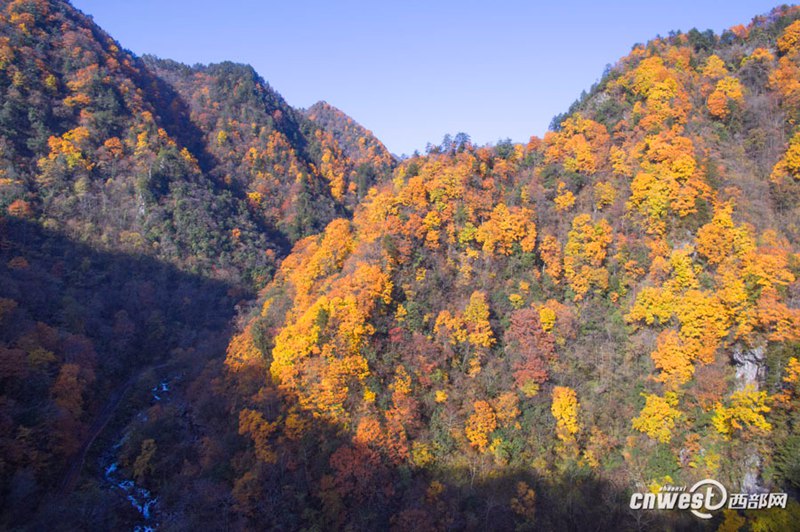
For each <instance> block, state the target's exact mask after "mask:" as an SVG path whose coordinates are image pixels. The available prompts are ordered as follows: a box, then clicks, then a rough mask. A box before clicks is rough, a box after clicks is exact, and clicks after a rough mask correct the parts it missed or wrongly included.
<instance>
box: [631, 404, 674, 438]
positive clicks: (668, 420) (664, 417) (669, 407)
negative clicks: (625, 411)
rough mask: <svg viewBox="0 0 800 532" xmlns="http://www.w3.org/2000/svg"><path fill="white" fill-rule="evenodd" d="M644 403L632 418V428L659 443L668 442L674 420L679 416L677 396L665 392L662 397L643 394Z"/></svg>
mask: <svg viewBox="0 0 800 532" xmlns="http://www.w3.org/2000/svg"><path fill="white" fill-rule="evenodd" d="M643 395H644V397H645V405H644V408H642V411H641V412H640V413H639V416H638V417H635V418H633V420H632V423H633V428H634V429H636V430H638V431H639V432H643V433H645V434H647V435H648V436H650V437H651V438H653V439H654V440H658V441H660V442H661V443H669V441H670V440H671V439H672V431H673V430H675V422H676V421H677V420H678V419H679V418H680V417H681V412H680V410H678V409H677V408H675V407H676V406H677V405H678V396H677V395H675V394H674V393H673V392H667V393H665V394H664V397H660V396H658V395H655V394H643Z"/></svg>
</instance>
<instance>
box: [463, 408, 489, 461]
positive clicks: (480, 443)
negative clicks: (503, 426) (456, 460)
mask: <svg viewBox="0 0 800 532" xmlns="http://www.w3.org/2000/svg"><path fill="white" fill-rule="evenodd" d="M472 408H473V409H474V412H473V413H472V414H471V415H470V416H469V418H467V423H466V426H465V429H464V432H465V433H466V435H467V439H468V440H469V442H470V444H472V446H473V447H475V448H477V449H478V450H479V451H481V452H483V451H485V450H486V447H487V446H488V445H489V434H491V433H492V432H494V430H495V429H496V428H497V416H496V415H495V413H494V410H492V407H491V405H489V403H487V402H486V401H475V403H474V404H473V405H472Z"/></svg>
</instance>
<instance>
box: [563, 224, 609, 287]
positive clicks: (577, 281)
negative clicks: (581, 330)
mask: <svg viewBox="0 0 800 532" xmlns="http://www.w3.org/2000/svg"><path fill="white" fill-rule="evenodd" d="M612 240H613V238H612V235H611V226H610V225H609V224H608V222H607V221H606V220H604V219H602V218H601V219H600V220H599V221H598V222H596V223H594V222H592V218H591V216H589V215H588V214H579V215H578V216H576V217H575V218H574V219H573V220H572V230H571V231H570V232H569V235H568V239H567V245H566V246H565V247H564V275H565V277H566V278H567V282H569V284H570V288H572V290H573V291H574V292H575V300H576V301H577V300H580V299H582V298H583V296H585V295H586V293H587V292H588V291H589V289H590V288H595V289H597V290H605V289H606V288H608V270H606V269H605V268H604V267H603V265H604V262H605V259H606V254H607V249H608V246H609V244H611V242H612Z"/></svg>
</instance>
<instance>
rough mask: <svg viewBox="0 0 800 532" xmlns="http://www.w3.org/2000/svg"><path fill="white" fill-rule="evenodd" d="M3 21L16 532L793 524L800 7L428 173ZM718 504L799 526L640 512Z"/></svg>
mask: <svg viewBox="0 0 800 532" xmlns="http://www.w3.org/2000/svg"><path fill="white" fill-rule="evenodd" d="M3 9H4V10H3V14H2V20H0V98H1V99H0V101H2V102H3V103H2V109H0V147H2V151H0V157H1V158H2V166H1V168H2V176H1V177H2V181H1V182H0V207H2V209H3V212H5V215H4V218H3V225H2V227H3V233H2V234H3V239H2V241H0V244H1V245H0V255H2V257H0V258H1V259H2V264H0V266H1V268H0V278H2V283H0V325H1V326H2V334H1V335H0V349H2V354H3V358H2V367H0V372H1V373H0V383H2V391H0V408H2V411H1V413H2V415H1V416H0V423H2V425H3V427H4V430H3V434H4V436H3V437H2V438H1V439H0V446H2V448H3V454H2V456H3V461H2V462H0V471H2V485H1V486H0V490H2V494H3V500H4V507H3V508H4V510H3V512H4V513H3V518H2V519H3V520H2V524H3V526H4V527H7V528H15V527H17V528H33V529H39V528H45V527H52V526H53V523H57V525H56V528H64V529H76V528H77V529H82V528H104V529H107V528H119V527H128V528H131V527H135V526H142V527H144V526H159V527H162V528H177V529H186V528H193V527H199V526H202V527H204V528H211V529H223V528H234V529H254V528H256V529H260V528H276V529H342V528H346V529H354V530H361V529H369V530H372V529H388V528H396V529H402V530H405V529H423V530H428V529H431V530H438V529H451V528H457V529H476V528H486V529H501V530H507V529H530V528H536V529H544V530H565V529H569V530H571V529H585V528H587V527H591V528H596V529H603V530H605V529H619V530H640V529H643V528H644V529H650V528H654V529H690V528H691V529H695V528H698V527H701V528H702V527H705V526H706V525H705V524H704V523H708V525H707V526H708V527H713V528H720V529H725V530H727V529H731V530H738V529H741V528H742V527H744V526H747V527H748V529H752V530H783V529H791V528H792V527H793V523H794V522H795V521H796V519H797V518H798V516H800V504H798V501H797V495H798V491H797V490H798V487H799V486H800V477H799V476H798V471H800V463H798V456H800V455H798V449H800V440H798V437H797V436H796V433H797V427H798V424H800V361H799V360H800V282H798V276H800V254H799V252H800V249H798V242H799V241H800V234H799V232H800V203H798V199H799V198H800V132H799V131H798V129H797V121H798V118H800V84H799V83H798V79H800V9H798V8H797V7H788V6H784V7H779V8H776V9H775V10H773V11H772V12H770V13H769V14H767V15H763V16H758V17H756V18H754V19H753V21H752V22H751V23H749V24H748V25H739V26H735V27H733V28H731V29H730V30H727V31H725V32H723V34H722V35H716V34H714V33H713V32H711V31H706V32H700V31H698V30H691V31H689V32H688V33H679V32H673V33H671V34H670V35H669V36H668V37H658V38H655V39H653V40H651V41H650V42H648V43H646V44H645V45H636V46H634V47H633V49H632V50H631V52H630V54H628V55H627V56H625V57H623V58H621V59H620V60H619V61H618V62H617V63H616V64H615V65H613V66H612V67H610V68H609V69H608V70H607V72H605V74H604V75H603V78H602V79H601V81H600V82H599V83H598V84H597V85H595V86H594V87H592V88H591V90H590V91H588V92H587V93H585V94H584V95H583V96H582V97H581V98H580V99H579V100H578V101H576V102H575V104H573V105H572V107H571V108H570V109H569V110H568V111H567V112H566V113H565V114H564V115H560V116H559V117H557V119H556V120H554V125H553V127H552V130H551V131H549V132H547V133H546V134H545V135H544V137H543V138H537V137H532V138H531V139H530V142H528V143H527V144H525V145H521V144H512V143H510V142H501V143H498V144H497V145H495V146H476V145H474V144H472V143H471V142H470V141H469V138H468V137H467V136H466V135H458V136H457V137H456V140H455V141H454V140H453V139H452V138H450V137H447V138H446V139H445V141H444V142H443V143H442V145H440V146H433V147H431V148H430V149H429V151H428V153H427V154H425V155H419V156H414V157H412V158H409V159H406V160H403V161H396V160H395V159H394V158H393V157H392V156H391V155H390V154H389V153H388V151H387V150H386V149H385V148H384V147H383V145H382V144H381V143H380V141H378V140H377V139H376V138H375V137H374V136H373V135H372V134H371V133H370V132H369V131H367V130H366V129H364V128H363V127H361V126H360V125H358V124H357V123H355V122H354V121H353V120H352V119H350V118H348V117H347V116H346V115H345V114H344V113H342V112H341V111H339V110H338V109H336V108H334V107H332V106H330V105H328V104H326V103H324V102H320V103H317V104H315V105H314V106H312V107H311V108H309V109H307V110H296V109H293V108H291V107H290V106H289V105H288V104H287V103H286V102H285V101H284V100H283V98H281V97H280V95H279V94H278V93H277V92H275V91H274V90H273V89H272V88H271V87H270V86H269V85H268V84H267V83H266V82H265V81H264V80H263V79H262V78H261V77H260V76H259V75H258V74H256V73H255V72H254V71H253V69H252V68H250V67H248V66H244V65H237V64H233V63H221V64H218V65H207V66H203V65H196V66H186V65H181V64H179V63H175V62H172V61H168V60H162V59H158V58H155V57H144V58H138V57H135V56H134V55H133V54H131V53H129V52H126V51H124V50H122V49H121V47H120V45H119V44H118V43H116V42H114V41H113V40H112V39H111V38H110V37H108V36H107V35H106V34H105V33H103V32H102V30H100V29H99V28H97V27H96V26H95V25H94V24H93V23H92V22H91V20H90V19H89V18H87V17H86V16H84V15H82V14H81V13H79V12H78V11H76V10H75V9H73V8H72V7H71V6H70V5H69V4H67V3H64V2H57V1H44V0H38V1H33V0H17V1H13V2H9V3H7V4H6V5H5V7H4V8H3ZM255 291H257V292H258V295H257V296H255V302H254V301H253V299H251V295H252V294H253V292H255ZM234 313H236V317H234ZM123 479H127V480H123ZM703 479H714V480H716V481H719V482H721V483H722V484H723V485H725V486H726V487H727V490H728V493H730V494H734V493H740V492H741V493H762V492H763V493H766V492H783V493H787V494H788V503H787V505H786V506H785V508H779V507H773V508H770V509H761V510H747V511H736V510H730V509H726V510H724V511H718V512H712V513H713V516H712V518H711V519H710V520H709V521H701V520H700V519H699V518H697V517H695V516H694V515H692V514H691V513H689V512H687V511H679V510H675V511H671V512H670V511H661V512H655V511H637V510H635V509H632V508H631V507H630V501H631V495H632V494H633V493H637V492H646V491H648V490H650V491H652V492H660V491H662V492H666V493H668V494H669V493H670V492H671V489H670V488H668V487H669V486H678V487H681V486H687V487H688V486H692V485H694V484H695V483H697V482H700V481H702V480H703ZM662 488H664V489H663V490H662ZM156 498H157V502H156Z"/></svg>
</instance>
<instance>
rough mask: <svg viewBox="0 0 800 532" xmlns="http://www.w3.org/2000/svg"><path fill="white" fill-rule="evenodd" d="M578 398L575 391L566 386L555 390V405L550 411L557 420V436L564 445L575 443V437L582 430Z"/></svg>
mask: <svg viewBox="0 0 800 532" xmlns="http://www.w3.org/2000/svg"><path fill="white" fill-rule="evenodd" d="M579 408H580V405H579V404H578V396H577V395H576V394H575V390H573V389H572V388H568V387H566V386H556V387H554V388H553V403H552V405H551V407H550V411H551V413H552V414H553V417H554V418H555V419H556V436H558V439H559V440H561V441H562V442H564V443H567V444H571V443H574V442H575V437H576V435H577V434H578V431H579V430H580V425H579V424H578V409H579Z"/></svg>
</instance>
